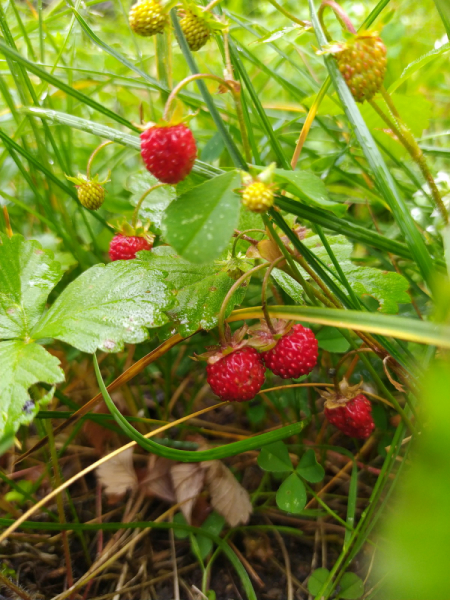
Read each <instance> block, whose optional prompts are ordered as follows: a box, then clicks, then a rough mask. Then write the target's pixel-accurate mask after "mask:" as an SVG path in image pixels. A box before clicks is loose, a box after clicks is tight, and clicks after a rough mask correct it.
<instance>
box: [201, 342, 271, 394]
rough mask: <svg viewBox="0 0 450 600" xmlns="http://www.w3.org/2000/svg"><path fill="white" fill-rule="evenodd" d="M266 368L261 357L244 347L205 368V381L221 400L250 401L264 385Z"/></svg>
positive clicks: (253, 350) (251, 349)
mask: <svg viewBox="0 0 450 600" xmlns="http://www.w3.org/2000/svg"><path fill="white" fill-rule="evenodd" d="M265 371H266V368H265V367H264V363H263V361H262V358H261V355H260V354H258V352H257V351H256V350H255V349H254V348H250V347H248V346H245V347H244V348H241V349H239V350H235V351H234V352H231V353H230V354H226V355H225V356H224V357H223V358H221V359H220V360H218V361H217V362H214V363H213V364H208V365H207V366H206V373H207V381H208V383H209V385H210V386H211V389H212V391H213V392H214V393H215V394H216V395H217V396H219V398H220V399H221V400H224V401H228V402H243V401H244V400H251V399H252V398H254V397H255V396H256V394H257V393H258V392H259V390H260V389H261V387H262V385H263V383H264V373H265Z"/></svg>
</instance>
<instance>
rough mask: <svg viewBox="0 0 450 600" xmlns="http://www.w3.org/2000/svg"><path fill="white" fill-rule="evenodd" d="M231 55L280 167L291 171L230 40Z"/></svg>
mask: <svg viewBox="0 0 450 600" xmlns="http://www.w3.org/2000/svg"><path fill="white" fill-rule="evenodd" d="M230 54H231V60H232V61H233V63H234V67H235V68H236V70H237V72H238V73H239V76H240V77H241V79H242V81H243V83H244V85H245V88H246V89H247V91H248V93H249V95H250V98H251V99H252V102H253V105H254V107H255V109H256V112H257V113H258V116H259V119H260V121H261V125H262V128H263V131H264V132H265V134H266V135H267V137H268V139H269V141H270V145H271V146H272V150H273V151H274V153H275V156H276V158H277V161H278V163H279V166H281V167H283V169H287V170H291V165H290V164H289V161H288V160H287V158H286V157H285V155H284V153H283V149H282V147H281V144H280V142H279V140H278V138H277V136H276V135H275V133H274V131H273V129H272V126H271V124H270V121H269V119H268V118H267V115H266V113H265V110H264V108H263V106H262V104H261V101H260V99H259V96H258V94H257V92H256V90H255V88H254V87H253V84H252V82H251V80H250V77H249V74H248V73H247V71H246V69H245V67H244V65H243V64H242V61H241V58H240V56H239V52H238V50H237V49H236V46H235V45H234V43H233V42H232V41H231V40H230Z"/></svg>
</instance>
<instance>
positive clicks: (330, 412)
mask: <svg viewBox="0 0 450 600" xmlns="http://www.w3.org/2000/svg"><path fill="white" fill-rule="evenodd" d="M325 417H326V418H327V419H328V421H329V422H330V423H331V424H332V425H334V426H335V427H337V428H338V429H340V430H341V431H342V432H343V433H345V435H348V436H350V437H353V438H360V439H365V438H368V437H369V436H370V435H371V433H372V432H373V430H374V429H375V423H374V422H373V418H372V405H371V403H370V401H369V400H368V399H367V398H366V397H365V396H364V394H358V395H357V396H355V397H354V398H352V399H351V400H347V401H345V400H344V401H342V402H341V403H338V402H334V401H330V400H328V401H327V402H326V403H325Z"/></svg>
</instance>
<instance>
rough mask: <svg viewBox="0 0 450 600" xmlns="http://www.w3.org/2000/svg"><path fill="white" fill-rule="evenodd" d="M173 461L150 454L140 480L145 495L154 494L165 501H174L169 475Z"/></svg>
mask: <svg viewBox="0 0 450 600" xmlns="http://www.w3.org/2000/svg"><path fill="white" fill-rule="evenodd" d="M173 464H174V463H173V461H172V460H169V459H168V458H162V457H161V456H156V455H155V454H151V455H150V457H149V459H148V466H147V471H146V474H145V476H144V478H143V479H142V481H141V482H140V486H141V488H142V490H143V491H144V492H145V495H146V496H151V497H152V496H156V497H157V498H160V499H161V500H165V501H166V502H175V492H174V489H173V485H172V479H171V477H170V469H171V467H173Z"/></svg>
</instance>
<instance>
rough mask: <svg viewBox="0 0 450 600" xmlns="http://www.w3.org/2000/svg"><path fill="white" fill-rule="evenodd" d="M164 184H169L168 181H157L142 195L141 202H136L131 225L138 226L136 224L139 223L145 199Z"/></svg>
mask: <svg viewBox="0 0 450 600" xmlns="http://www.w3.org/2000/svg"><path fill="white" fill-rule="evenodd" d="M163 185H167V184H166V183H156V184H155V185H152V187H151V188H149V189H148V190H147V191H146V192H144V193H143V194H142V196H141V197H140V198H139V202H138V203H137V204H136V207H135V209H134V212H133V219H132V221H131V225H132V226H133V227H136V224H137V221H138V218H139V211H140V210H141V206H142V203H143V202H144V200H145V199H146V198H147V196H148V195H149V194H151V193H152V192H153V190H156V189H157V188H160V187H162V186H163Z"/></svg>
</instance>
